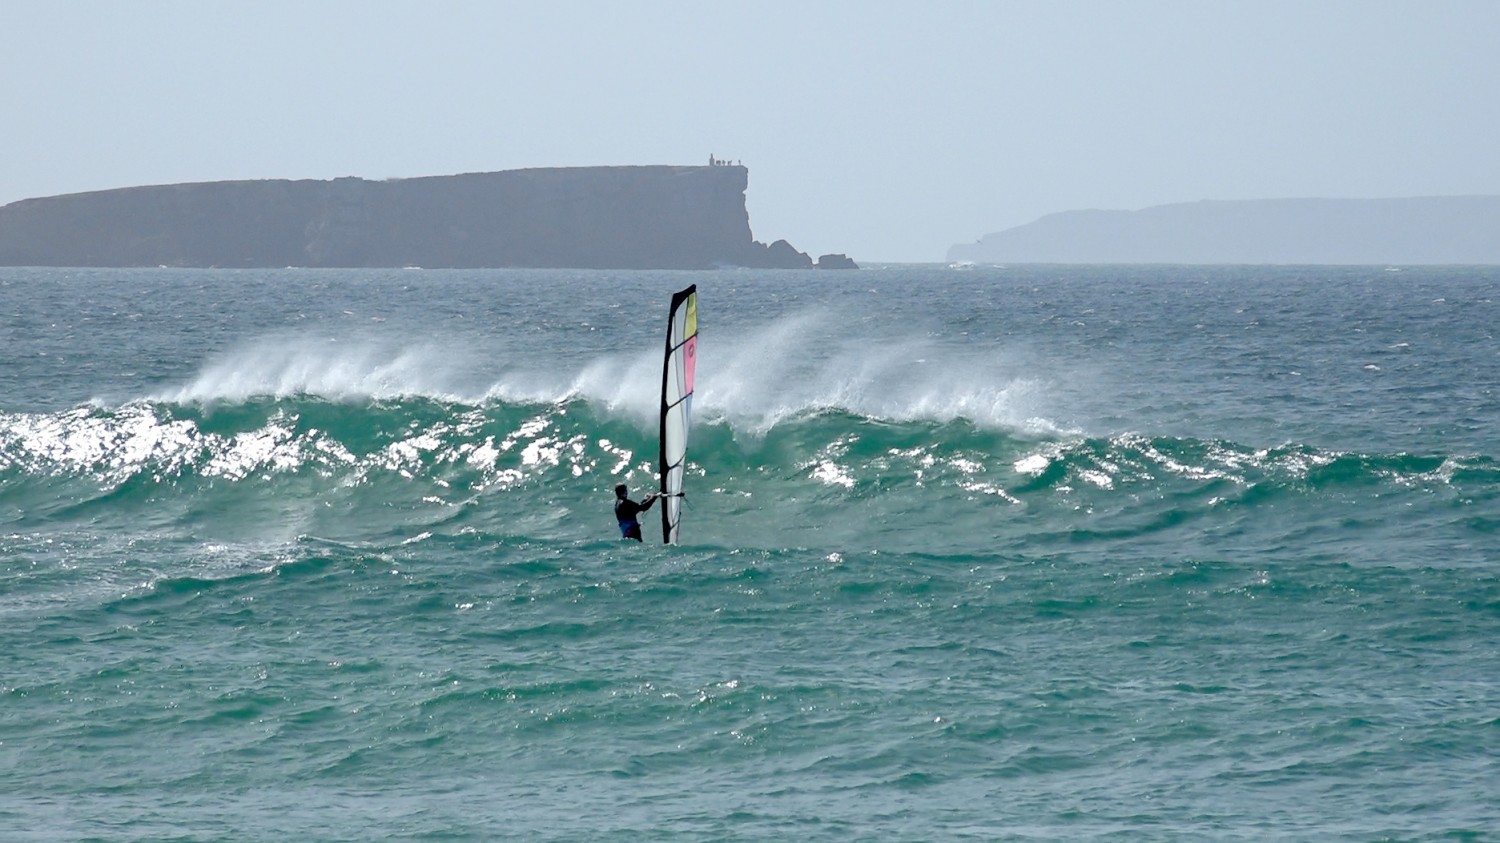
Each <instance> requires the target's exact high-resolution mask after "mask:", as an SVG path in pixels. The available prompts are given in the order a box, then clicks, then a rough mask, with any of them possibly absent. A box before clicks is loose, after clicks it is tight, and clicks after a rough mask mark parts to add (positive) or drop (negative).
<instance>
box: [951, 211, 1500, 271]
mask: <svg viewBox="0 0 1500 843" xmlns="http://www.w3.org/2000/svg"><path fill="white" fill-rule="evenodd" d="M948 259H949V260H951V261H975V262H983V263H1182V264H1193V263H1204V264H1500V196H1451V197H1424V198H1413V199H1265V200H1249V201H1239V202H1213V201H1204V202H1187V203H1181V204H1175V205H1158V206H1156V207H1153V208H1146V209H1144V210H1140V211H1068V212H1066V213H1060V214H1052V215H1049V216H1045V217H1042V218H1041V219H1039V220H1037V221H1036V222H1033V223H1030V224H1027V225H1023V226H1019V227H1017V228H1012V229H1008V230H1006V231H1001V232H997V233H994V234H987V235H985V236H984V237H983V238H982V239H980V240H979V242H977V243H967V244H962V245H957V246H954V247H952V248H950V249H949V250H948Z"/></svg>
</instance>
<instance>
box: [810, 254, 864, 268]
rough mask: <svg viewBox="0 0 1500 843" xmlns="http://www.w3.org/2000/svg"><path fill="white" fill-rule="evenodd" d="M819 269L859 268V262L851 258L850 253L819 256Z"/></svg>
mask: <svg viewBox="0 0 1500 843" xmlns="http://www.w3.org/2000/svg"><path fill="white" fill-rule="evenodd" d="M817 268H818V269H859V264H857V263H855V262H854V261H852V260H850V259H849V256H848V255H843V254H832V255H819V256H818V263H817Z"/></svg>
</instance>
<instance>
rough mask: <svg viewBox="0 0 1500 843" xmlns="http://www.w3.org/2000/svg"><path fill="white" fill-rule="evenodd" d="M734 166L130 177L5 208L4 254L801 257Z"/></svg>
mask: <svg viewBox="0 0 1500 843" xmlns="http://www.w3.org/2000/svg"><path fill="white" fill-rule="evenodd" d="M748 179H749V174H748V171H747V170H746V169H745V168H744V167H740V166H725V165H717V166H707V167H671V166H651V167H577V168H557V169H534V170H512V171H506V172H495V173H471V174H466V175H455V176H431V177H425V178H413V179H396V180H390V181H368V180H365V179H358V178H340V179H334V180H332V181H313V180H304V181H285V180H265V181H235V182H206V183H197V184H177V185H162V186H153V187H130V188H122V189H119V190H104V191H98V192H94V193H77V194H71V195H67V196H53V197H48V198H41V199H27V200H23V201H20V202H15V203H12V204H10V205H6V206H4V207H0V265H7V266H28V265H29V266H197V267H210V266H217V267H285V266H308V267H397V266H422V267H433V268H436V267H572V268H602V269H709V268H713V267H716V266H744V267H754V268H761V267H776V268H782V267H785V268H802V267H810V266H812V259H811V258H809V257H808V256H807V255H806V254H803V253H802V252H799V251H797V250H796V249H795V248H793V247H792V246H791V245H790V244H788V243H787V242H786V241H785V240H778V241H776V242H775V243H772V244H771V245H769V246H767V245H765V244H763V243H758V242H756V241H755V240H754V239H753V238H752V236H751V233H750V218H749V215H748V213H747V212H746V210H745V188H746V186H747V184H748Z"/></svg>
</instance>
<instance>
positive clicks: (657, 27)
mask: <svg viewBox="0 0 1500 843" xmlns="http://www.w3.org/2000/svg"><path fill="white" fill-rule="evenodd" d="M710 153H713V154H715V155H717V156H719V157H721V158H729V159H738V160H740V161H742V162H743V163H744V164H745V165H746V166H747V167H749V168H750V189H749V191H748V193H747V197H748V204H749V209H750V223H751V227H752V228H753V229H754V233H755V236H756V238H757V239H759V240H763V241H770V240H775V239H779V238H785V239H787V240H790V241H791V242H792V244H793V245H795V246H797V247H798V248H799V249H802V250H803V251H807V252H810V253H812V254H813V255H814V256H816V255H818V254H820V253H823V252H847V253H849V254H850V255H851V256H852V257H854V258H855V259H857V260H865V261H928V260H941V259H942V258H943V255H944V252H945V251H946V250H947V248H948V246H950V245H952V244H954V243H958V242H967V241H972V240H975V239H977V238H978V237H980V236H981V235H983V234H985V233H987V232H991V231H998V230H1000V229H1003V228H1008V227H1010V226H1013V225H1019V224H1022V223H1026V222H1030V221H1031V220H1033V219H1035V218H1037V217H1038V216H1041V215H1043V214H1046V213H1051V212H1054V211H1061V210H1068V209H1073V208H1140V207H1144V206H1147V205H1154V204H1160V203H1164V202H1176V201H1187V200H1195V199H1206V198H1208V199H1249V198H1270V197H1289V196H1332V197H1348V196H1355V197H1358V196H1417V195H1449V194H1475V193H1489V194H1500V2H1497V0H1428V2H1399V3H1398V2H1378V0H1349V2H1344V1H1343V0H1295V2H1283V0H1254V2H1214V0H1182V2H1169V1H1168V0H1138V1H1137V2H1128V1H1127V0H1097V2H1087V3H1084V2H1063V1H1061V0H1047V2H1030V1H1029V0H1028V1H1027V2H1004V1H1003V0H996V2H943V0H920V2H904V3H894V2H870V1H869V0H862V1H860V2H856V1H855V0H850V1H849V2H820V0H797V2H726V0H711V1H710V0H697V2H650V3H648V2H640V3H628V2H566V1H565V0H563V1H561V2H560V1H559V0H545V2H499V0H493V2H440V1H439V0H434V1H433V2H415V0H413V1H412V2H396V0H384V1H382V0H295V1H294V2H293V1H284V0H254V2H226V0H211V1H210V0H192V2H150V0H139V1H138V2H106V1H105V0H97V2H75V1H73V0H0V204H3V203H7V202H12V201H15V200H18V199H23V198H27V197H32V196H48V195H54V194H59V193H73V192H78V191H84V190H96V189H102V188H111V187H125V186H130V185H137V184H164V183H172V182H184V181H212V180H218V179H245V178H319V179H326V178H334V177H337V176H344V175H355V176H364V177H367V178H385V177H392V176H420V175H439V174H446V173H460V172H475V171H485V170H505V169H515V168H521V167H554V166H575V165H597V164H699V163H704V162H706V161H707V159H708V156H709V154H710Z"/></svg>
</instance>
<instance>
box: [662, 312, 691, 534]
mask: <svg viewBox="0 0 1500 843" xmlns="http://www.w3.org/2000/svg"><path fill="white" fill-rule="evenodd" d="M697 363H698V285H696V284H694V285H693V286H691V287H688V288H687V289H686V290H683V291H681V292H679V293H674V294H673V295H672V307H671V309H670V310H669V311H668V312H667V356H666V360H665V361H664V362H663V363H662V370H661V494H662V501H661V502H662V507H661V527H662V541H664V542H666V543H667V544H676V543H677V532H678V526H679V521H680V519H681V517H682V479H683V473H684V469H685V467H686V460H687V439H688V420H689V417H690V415H691V414H690V411H691V410H692V407H693V369H694V367H695V366H696V365H697Z"/></svg>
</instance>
